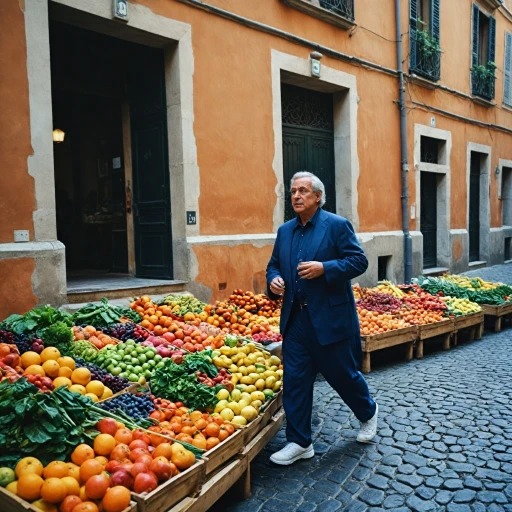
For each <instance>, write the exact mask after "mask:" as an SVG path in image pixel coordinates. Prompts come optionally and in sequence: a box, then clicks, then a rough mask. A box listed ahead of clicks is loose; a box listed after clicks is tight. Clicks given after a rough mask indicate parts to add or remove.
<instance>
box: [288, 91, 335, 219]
mask: <svg viewBox="0 0 512 512" xmlns="http://www.w3.org/2000/svg"><path fill="white" fill-rule="evenodd" d="M281 108H282V119H283V177H284V189H285V212H284V220H285V222H286V221H288V220H290V219H292V218H293V217H294V216H295V213H294V211H293V208H292V205H291V197H290V180H291V178H292V176H293V175H294V174H295V173H296V172H302V171H308V172H312V173H313V174H315V175H316V176H318V177H319V178H320V180H322V182H323V184H324V186H325V195H326V203H325V205H324V206H323V209H324V210H326V211H328V212H331V213H336V189H335V170H334V118H333V95H332V94H328V93H322V92H318V91H312V90H310V89H304V88H302V87H297V86H294V85H289V84H285V83H282V84H281Z"/></svg>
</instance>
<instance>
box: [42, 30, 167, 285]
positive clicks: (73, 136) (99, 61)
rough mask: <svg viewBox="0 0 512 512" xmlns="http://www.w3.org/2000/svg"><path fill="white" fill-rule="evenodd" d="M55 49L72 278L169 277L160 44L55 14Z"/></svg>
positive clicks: (63, 225)
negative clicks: (98, 30) (92, 28)
mask: <svg viewBox="0 0 512 512" xmlns="http://www.w3.org/2000/svg"><path fill="white" fill-rule="evenodd" d="M50 51H51V73H52V102H53V118H54V128H59V129H62V130H63V131H64V132H65V139H64V142H62V143H56V144H54V155H55V161H54V164H55V184H56V198H57V201H56V206H57V230H58V238H59V240H61V241H62V242H63V243H64V245H65V246H66V266H67V270H68V275H75V274H79V275H82V274H83V273H87V274H89V275H100V274H102V273H106V272H111V273H112V272H115V273H128V271H129V269H130V267H131V269H132V273H134V274H135V275H136V276H138V277H148V278H159V279H171V278H172V239H171V218H170V184H169V181H170V178H169V157H168V142H167V116H166V99H165V81H164V56H163V50H162V49H158V48H150V47H147V46H143V45H139V44H134V43H131V42H127V41H124V40H120V39H116V38H113V37H109V36H105V35H102V34H98V33H96V32H92V31H89V30H85V29H82V28H78V27H75V26H71V25H67V24H64V23H60V22H55V21H52V22H51V23H50ZM130 139H131V147H129V148H127V147H126V144H127V141H129V140H130ZM127 155H128V156H127ZM129 241H130V242H129ZM129 243H130V245H131V246H129ZM130 252H131V254H132V255H134V258H133V256H132V262H131V265H130V263H129V254H130ZM133 260H134V261H133Z"/></svg>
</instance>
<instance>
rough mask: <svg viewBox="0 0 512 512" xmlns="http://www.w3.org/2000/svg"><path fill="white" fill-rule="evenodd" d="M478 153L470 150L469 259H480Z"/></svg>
mask: <svg viewBox="0 0 512 512" xmlns="http://www.w3.org/2000/svg"><path fill="white" fill-rule="evenodd" d="M480 158H481V155H480V153H477V152H475V151H472V152H471V163H470V168H469V261H479V260H480V165H481V162H480Z"/></svg>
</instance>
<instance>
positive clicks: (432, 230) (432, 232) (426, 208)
mask: <svg viewBox="0 0 512 512" xmlns="http://www.w3.org/2000/svg"><path fill="white" fill-rule="evenodd" d="M420 187H421V188H420V194H421V219H420V227H421V234H422V235H423V268H433V267H437V175H436V174H435V173H433V172H421V184H420Z"/></svg>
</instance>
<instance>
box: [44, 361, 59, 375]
mask: <svg viewBox="0 0 512 512" xmlns="http://www.w3.org/2000/svg"><path fill="white" fill-rule="evenodd" d="M42 366H43V370H44V371H45V373H46V375H48V377H52V378H53V377H58V376H59V370H60V366H59V363H57V361H53V360H52V359H48V361H45V362H44V363H43V365H42Z"/></svg>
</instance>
